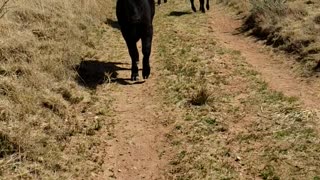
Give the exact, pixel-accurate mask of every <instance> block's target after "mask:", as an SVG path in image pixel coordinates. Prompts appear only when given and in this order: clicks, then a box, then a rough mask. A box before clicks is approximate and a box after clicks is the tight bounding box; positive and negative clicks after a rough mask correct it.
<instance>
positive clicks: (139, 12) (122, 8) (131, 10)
mask: <svg viewBox="0 0 320 180" xmlns="http://www.w3.org/2000/svg"><path fill="white" fill-rule="evenodd" d="M116 13H117V18H118V22H119V25H120V29H121V33H122V36H123V38H124V39H125V41H126V43H127V47H128V50H129V54H130V57H131V61H132V67H131V80H137V78H138V77H139V74H138V64H137V63H138V62H139V52H138V48H137V42H138V41H139V40H140V39H141V41H142V53H143V70H142V76H143V78H144V79H147V78H148V77H149V75H150V64H149V58H150V54H151V45H152V36H153V25H152V21H153V17H154V13H155V3H154V0H118V1H117V9H116Z"/></svg>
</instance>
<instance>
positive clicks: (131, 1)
mask: <svg viewBox="0 0 320 180" xmlns="http://www.w3.org/2000/svg"><path fill="white" fill-rule="evenodd" d="M116 11H117V18H118V22H119V24H120V26H125V25H128V24H138V23H142V24H152V20H153V17H154V13H155V3H154V0H118V1H117V9H116Z"/></svg>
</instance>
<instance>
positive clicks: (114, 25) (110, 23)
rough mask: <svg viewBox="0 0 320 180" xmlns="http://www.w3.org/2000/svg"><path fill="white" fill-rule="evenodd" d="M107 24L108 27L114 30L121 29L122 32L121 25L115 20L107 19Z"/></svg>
mask: <svg viewBox="0 0 320 180" xmlns="http://www.w3.org/2000/svg"><path fill="white" fill-rule="evenodd" d="M105 24H107V25H108V26H110V27H112V28H114V29H119V30H120V25H119V23H118V21H115V20H113V19H109V18H107V20H106V21H105Z"/></svg>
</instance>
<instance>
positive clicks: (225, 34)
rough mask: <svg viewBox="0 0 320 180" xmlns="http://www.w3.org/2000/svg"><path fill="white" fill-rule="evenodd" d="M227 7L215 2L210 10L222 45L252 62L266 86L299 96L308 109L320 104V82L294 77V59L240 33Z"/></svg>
mask: <svg viewBox="0 0 320 180" xmlns="http://www.w3.org/2000/svg"><path fill="white" fill-rule="evenodd" d="M226 12H228V10H225V9H223V7H220V6H218V5H217V6H214V7H213V8H212V10H211V11H209V16H210V18H211V19H212V20H211V26H210V27H211V28H212V31H213V34H214V36H216V38H217V39H218V40H219V41H220V42H222V43H223V44H224V46H225V47H227V48H229V49H233V50H237V51H240V52H241V55H242V56H244V57H245V59H246V61H247V62H248V63H249V64H251V65H252V66H253V67H254V68H255V69H256V70H257V71H258V72H260V73H261V75H262V77H263V79H264V80H265V81H266V82H267V83H268V84H269V86H270V87H271V88H272V89H273V90H276V91H281V92H283V93H284V94H285V95H288V96H295V97H299V99H300V100H301V101H302V103H303V104H304V105H305V107H306V108H308V109H318V108H319V105H320V91H319V90H320V82H319V80H310V79H303V78H300V77H297V75H296V74H295V73H294V72H293V71H292V69H291V68H290V67H292V64H290V62H291V63H292V62H293V61H294V60H287V59H285V58H287V57H285V56H284V55H277V54H275V53H272V52H270V50H267V48H266V47H265V46H264V45H262V44H259V43H257V42H256V40H255V39H254V38H252V37H245V36H243V35H241V34H240V35H239V33H238V32H237V28H239V27H240V26H241V20H236V18H232V17H231V15H227V14H226Z"/></svg>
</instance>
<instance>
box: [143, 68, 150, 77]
mask: <svg viewBox="0 0 320 180" xmlns="http://www.w3.org/2000/svg"><path fill="white" fill-rule="evenodd" d="M149 75H150V67H148V68H143V70H142V77H143V79H148V78H149Z"/></svg>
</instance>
